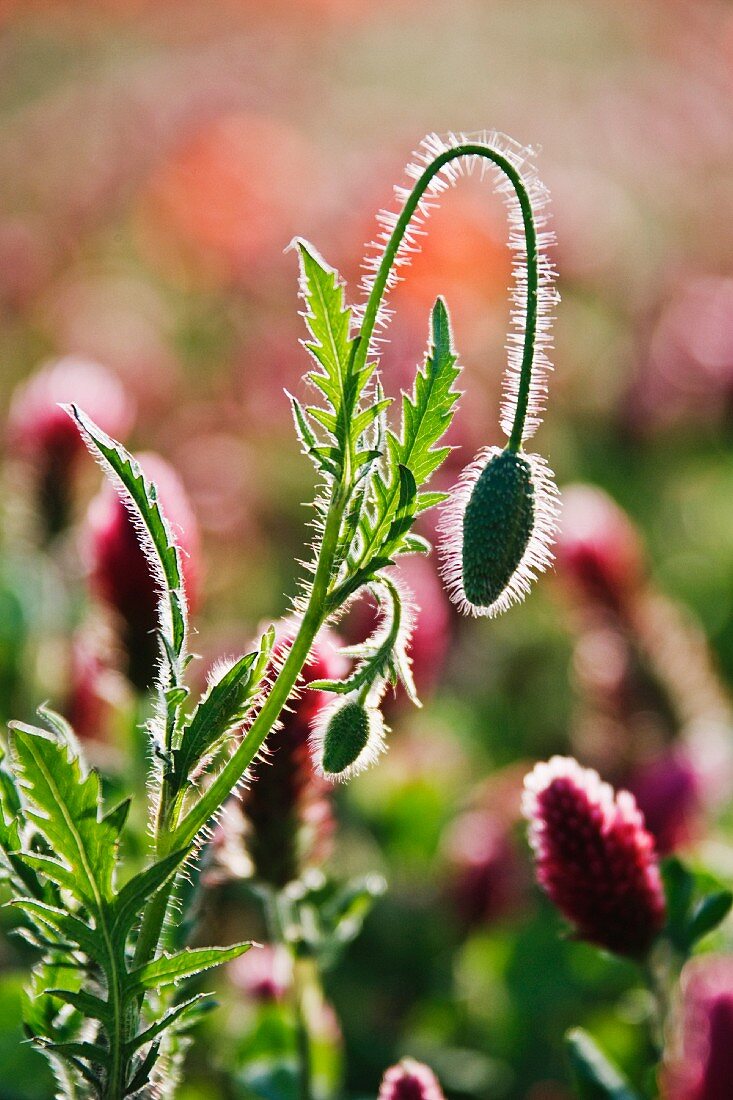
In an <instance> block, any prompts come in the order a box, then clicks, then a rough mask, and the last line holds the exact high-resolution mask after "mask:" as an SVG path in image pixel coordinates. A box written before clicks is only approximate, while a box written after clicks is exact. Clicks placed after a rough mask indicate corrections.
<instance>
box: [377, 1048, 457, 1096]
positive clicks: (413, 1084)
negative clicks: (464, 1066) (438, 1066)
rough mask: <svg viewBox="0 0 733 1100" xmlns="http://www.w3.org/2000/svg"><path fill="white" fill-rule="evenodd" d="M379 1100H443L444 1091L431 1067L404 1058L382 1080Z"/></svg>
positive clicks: (412, 1059)
mask: <svg viewBox="0 0 733 1100" xmlns="http://www.w3.org/2000/svg"><path fill="white" fill-rule="evenodd" d="M378 1100H443V1090H442V1089H441V1087H440V1085H439V1083H438V1079H437V1077H436V1076H435V1074H434V1073H433V1071H432V1070H431V1069H430V1067H429V1066H426V1065H424V1064H423V1063H422V1062H416V1061H415V1060H414V1058H403V1059H402V1060H401V1061H400V1062H398V1063H397V1065H396V1066H392V1067H391V1068H390V1069H388V1070H387V1072H386V1073H385V1075H384V1077H383V1078H382V1084H381V1085H380V1087H379V1098H378Z"/></svg>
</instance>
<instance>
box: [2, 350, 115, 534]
mask: <svg viewBox="0 0 733 1100" xmlns="http://www.w3.org/2000/svg"><path fill="white" fill-rule="evenodd" d="M62 402H74V403H75V404H77V405H79V406H80V407H81V408H82V409H83V410H84V411H85V412H86V413H87V414H88V415H89V416H91V418H92V420H94V421H96V422H97V424H99V426H100V427H101V428H102V429H103V430H104V431H105V432H107V433H108V434H109V435H112V436H114V437H115V438H116V439H124V438H125V436H126V435H127V432H128V431H129V430H130V427H131V425H132V421H133V415H134V414H133V406H132V403H131V401H130V398H129V397H128V395H127V394H126V392H125V390H124V389H123V387H122V385H121V383H120V382H119V380H118V379H117V378H116V377H115V375H113V374H111V373H110V372H109V371H108V370H107V369H106V368H105V367H103V366H101V365H100V364H99V363H96V362H94V361H93V360H90V359H81V358H77V357H75V356H66V357H64V358H62V359H57V360H55V361H53V362H51V363H49V364H48V365H47V366H45V367H43V368H42V369H41V370H39V371H38V372H37V373H36V374H34V375H32V376H31V378H29V379H28V380H27V381H26V382H24V383H22V384H21V385H20V386H18V388H17V389H16V390H15V392H14V394H13V398H12V402H11V406H10V412H9V414H8V427H7V441H8V447H9V450H10V451H11V453H13V454H16V455H18V456H19V457H21V458H23V459H24V460H26V461H28V462H30V463H32V464H33V467H34V473H35V478H36V493H37V498H38V504H39V508H40V511H41V516H42V519H43V522H44V528H45V531H46V533H47V534H48V535H54V534H56V533H57V532H58V531H60V530H62V529H63V527H64V526H65V524H66V523H67V521H68V515H69V509H70V506H71V500H72V490H73V483H72V478H73V473H74V466H75V464H76V460H77V458H78V456H79V455H80V454H81V453H82V452H83V451H84V450H85V448H84V443H83V441H82V438H81V436H80V434H79V430H78V428H77V427H76V425H75V423H74V422H73V420H72V419H71V418H70V417H69V416H68V414H67V413H66V412H64V410H63V409H62V408H60V407H59V406H60V403H62Z"/></svg>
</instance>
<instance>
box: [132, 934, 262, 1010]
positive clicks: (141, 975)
mask: <svg viewBox="0 0 733 1100" xmlns="http://www.w3.org/2000/svg"><path fill="white" fill-rule="evenodd" d="M251 946H252V944H251V943H235V944H233V945H232V946H231V947H187V948H185V950H183V951H178V952H176V954H175V955H162V956H161V957H160V958H159V959H155V960H154V961H153V962H150V963H146V964H145V966H139V967H138V968H137V969H136V970H133V971H131V972H130V974H129V975H128V978H127V984H126V987H125V996H126V997H127V998H128V999H129V998H131V997H137V996H138V995H139V994H140V993H144V992H145V991H146V990H148V989H164V988H166V986H170V985H177V984H178V983H179V982H181V981H183V979H184V978H192V977H193V976H194V975H196V974H201V973H203V971H204V970H209V969H211V967H213V966H220V965H221V964H223V963H227V962H231V960H232V959H237V958H239V956H240V955H243V954H244V953H245V951H249V949H250V947H251Z"/></svg>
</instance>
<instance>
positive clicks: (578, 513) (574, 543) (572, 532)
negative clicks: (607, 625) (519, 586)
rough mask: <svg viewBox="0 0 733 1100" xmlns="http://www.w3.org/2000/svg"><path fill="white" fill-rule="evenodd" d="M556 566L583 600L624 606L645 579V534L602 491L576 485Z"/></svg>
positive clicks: (569, 495) (566, 497) (568, 493)
mask: <svg viewBox="0 0 733 1100" xmlns="http://www.w3.org/2000/svg"><path fill="white" fill-rule="evenodd" d="M555 563H556V565H555V568H556V572H557V574H558V575H559V576H560V577H561V578H564V579H565V580H566V581H567V582H568V583H569V585H570V587H571V588H573V589H574V590H575V591H576V593H577V594H578V595H579V596H581V597H582V598H583V599H587V600H593V601H597V602H599V603H601V604H606V605H609V606H611V607H612V608H618V606H619V605H621V604H623V603H624V602H625V601H626V599H627V598H628V596H629V595H631V594H633V592H634V591H635V590H636V589H638V587H639V585H640V584H641V582H642V580H643V576H644V558H643V550H642V546H641V541H640V538H639V535H638V533H637V531H636V529H635V527H634V525H633V524H632V522H631V520H630V519H629V517H628V516H627V515H626V513H625V512H623V511H622V510H621V508H619V506H618V505H617V504H615V503H614V501H613V500H611V498H610V497H609V496H607V495H606V493H604V492H603V491H602V490H601V489H596V488H594V487H593V486H591V485H571V486H570V487H569V488H567V489H565V490H564V492H563V509H562V516H561V519H560V531H559V534H558V537H557V542H556V544H555Z"/></svg>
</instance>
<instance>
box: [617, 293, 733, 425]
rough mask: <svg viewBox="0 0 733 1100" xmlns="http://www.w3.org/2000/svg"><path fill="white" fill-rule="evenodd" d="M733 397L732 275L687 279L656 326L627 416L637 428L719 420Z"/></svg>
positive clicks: (727, 412)
mask: <svg viewBox="0 0 733 1100" xmlns="http://www.w3.org/2000/svg"><path fill="white" fill-rule="evenodd" d="M732 401H733V279H731V278H723V277H719V276H713V275H711V276H703V277H695V278H689V279H686V280H685V281H683V282H681V283H680V284H679V285H678V286H677V287H675V289H674V291H673V293H672V295H671V297H670V299H669V300H668V301H667V303H666V304H665V306H664V308H663V309H662V311H661V314H660V316H659V318H658V320H657V322H656V325H655V326H654V330H653V332H652V336H651V341H650V345H649V350H648V353H647V357H646V360H645V362H644V363H643V365H642V367H641V368H640V371H639V374H638V377H637V378H636V380H635V382H634V383H633V386H632V391H631V394H630V395H627V399H626V401H625V404H624V413H623V415H624V416H625V417H626V418H627V419H628V420H630V427H631V428H632V429H634V430H635V431H638V432H648V431H649V430H650V429H654V428H659V427H669V426H670V425H672V424H675V423H679V422H680V421H684V420H691V421H693V422H711V423H713V424H718V423H720V422H721V421H723V420H725V419H727V418H729V417H730V413H731V402H732Z"/></svg>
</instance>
